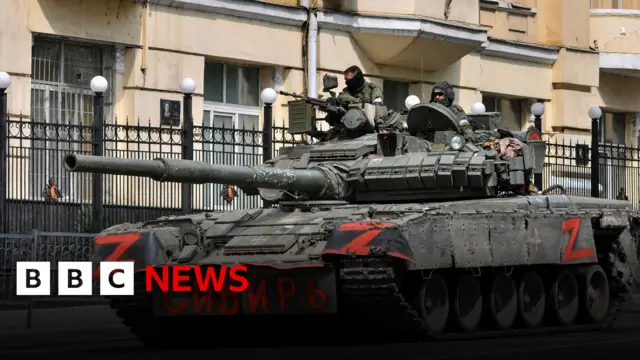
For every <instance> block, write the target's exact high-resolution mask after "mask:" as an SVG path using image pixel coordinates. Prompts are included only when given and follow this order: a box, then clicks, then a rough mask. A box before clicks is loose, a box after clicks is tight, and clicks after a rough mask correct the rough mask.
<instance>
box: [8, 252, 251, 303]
mask: <svg viewBox="0 0 640 360" xmlns="http://www.w3.org/2000/svg"><path fill="white" fill-rule="evenodd" d="M57 265H58V267H57V273H58V295H60V296H91V295H94V293H93V284H92V281H93V274H92V269H93V263H92V262H90V261H66V262H65V261H63V262H59V263H58V264H57ZM246 271H247V267H246V266H244V265H236V266H231V267H227V266H224V265H223V266H220V267H218V268H217V269H214V268H213V267H200V266H188V265H176V266H159V267H153V266H147V267H146V268H145V273H146V274H145V290H146V291H147V292H150V291H152V289H153V288H154V284H155V286H156V287H157V288H158V289H160V291H162V292H170V291H171V292H191V291H194V289H193V287H194V281H193V278H192V276H191V275H194V277H195V280H196V281H195V287H196V289H195V290H199V291H202V292H205V291H210V290H213V291H216V292H220V291H222V290H223V286H224V285H225V284H227V283H228V280H227V279H230V280H232V281H234V282H235V283H237V284H238V285H232V284H230V283H229V286H228V290H229V291H231V292H242V291H245V290H246V289H247V288H248V287H249V281H248V280H247V278H246V277H244V275H242V274H241V273H242V272H246ZM97 273H99V280H100V295H101V296H133V295H134V288H135V287H134V281H135V279H134V275H135V268H134V263H133V262H125V261H105V262H101V263H100V267H99V271H98V272H97ZM16 295H18V296H50V295H51V263H50V262H48V261H42V262H39V261H18V262H17V273H16Z"/></svg>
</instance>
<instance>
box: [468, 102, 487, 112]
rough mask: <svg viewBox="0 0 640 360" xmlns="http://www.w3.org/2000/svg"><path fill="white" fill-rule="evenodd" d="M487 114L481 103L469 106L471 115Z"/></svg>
mask: <svg viewBox="0 0 640 360" xmlns="http://www.w3.org/2000/svg"><path fill="white" fill-rule="evenodd" d="M485 112H487V108H486V107H485V106H484V104H483V103H481V102H477V103H474V104H473V105H471V113H472V114H482V113H485Z"/></svg>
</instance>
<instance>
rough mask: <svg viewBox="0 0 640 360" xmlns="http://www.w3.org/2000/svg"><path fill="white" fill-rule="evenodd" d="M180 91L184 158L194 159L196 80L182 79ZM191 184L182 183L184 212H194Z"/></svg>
mask: <svg viewBox="0 0 640 360" xmlns="http://www.w3.org/2000/svg"><path fill="white" fill-rule="evenodd" d="M180 91H182V94H183V104H184V109H183V112H182V118H183V120H182V121H183V123H182V159H184V160H193V98H192V96H191V94H193V92H194V91H196V82H195V80H193V79H192V78H189V77H187V78H184V79H182V81H180ZM192 189H193V186H192V185H191V184H182V212H183V214H190V213H192V209H191V207H192V206H191V205H192V204H191V203H192V200H193V199H192V195H191V190H192Z"/></svg>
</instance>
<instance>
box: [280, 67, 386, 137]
mask: <svg viewBox="0 0 640 360" xmlns="http://www.w3.org/2000/svg"><path fill="white" fill-rule="evenodd" d="M322 85H323V89H322V90H323V91H324V92H328V93H329V95H330V97H329V98H327V99H322V98H314V97H309V96H304V95H298V94H295V93H289V92H286V91H280V94H282V95H286V96H291V97H293V98H295V99H296V100H292V101H289V102H288V107H289V129H288V132H289V134H292V135H294V134H307V135H310V136H312V137H315V138H318V139H320V140H321V141H327V140H332V139H344V140H346V139H354V138H357V137H359V136H362V135H364V134H368V133H372V132H374V131H375V123H374V117H375V108H374V107H373V106H372V105H370V104H349V103H343V102H341V101H340V100H338V98H337V96H336V93H335V92H334V91H331V90H332V89H335V88H336V87H338V78H337V77H335V76H333V75H328V74H326V75H324V77H323V78H322ZM316 108H317V109H318V110H320V111H323V112H325V113H327V117H325V118H324V119H323V120H324V121H325V122H327V123H328V124H329V126H331V129H330V130H328V131H320V130H318V129H317V127H316V121H317V120H318V119H316V114H315V110H316Z"/></svg>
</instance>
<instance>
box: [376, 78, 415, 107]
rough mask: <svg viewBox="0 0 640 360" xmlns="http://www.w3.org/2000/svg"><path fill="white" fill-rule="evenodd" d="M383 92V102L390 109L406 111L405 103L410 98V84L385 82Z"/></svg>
mask: <svg viewBox="0 0 640 360" xmlns="http://www.w3.org/2000/svg"><path fill="white" fill-rule="evenodd" d="M382 91H383V92H384V99H382V100H383V101H384V105H385V106H386V107H387V108H388V109H393V110H395V111H401V110H402V109H404V101H405V100H406V99H407V96H409V83H405V82H399V81H392V80H384V81H383V83H382Z"/></svg>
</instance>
